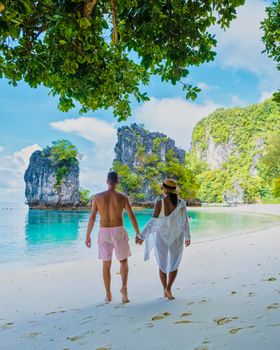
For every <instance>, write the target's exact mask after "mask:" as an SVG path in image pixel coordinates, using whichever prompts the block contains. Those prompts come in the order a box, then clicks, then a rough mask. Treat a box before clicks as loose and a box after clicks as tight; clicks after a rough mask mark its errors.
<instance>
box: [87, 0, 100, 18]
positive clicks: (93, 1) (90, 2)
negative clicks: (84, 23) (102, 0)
mask: <svg viewBox="0 0 280 350" xmlns="http://www.w3.org/2000/svg"><path fill="white" fill-rule="evenodd" d="M97 1H98V0H87V2H86V3H85V6H84V17H87V18H89V17H90V16H91V14H92V11H93V10H94V8H95V5H96V4H97Z"/></svg>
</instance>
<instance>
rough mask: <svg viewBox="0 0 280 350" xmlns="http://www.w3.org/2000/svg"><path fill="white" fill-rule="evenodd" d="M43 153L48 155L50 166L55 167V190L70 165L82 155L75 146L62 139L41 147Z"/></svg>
mask: <svg viewBox="0 0 280 350" xmlns="http://www.w3.org/2000/svg"><path fill="white" fill-rule="evenodd" d="M43 155H44V156H46V157H48V158H49V159H50V161H51V164H52V166H54V167H56V168H57V172H56V185H55V188H56V190H58V189H59V187H60V185H61V181H62V179H63V178H64V177H65V175H67V174H68V172H69V168H70V166H71V165H72V164H74V163H76V162H77V161H78V159H81V157H82V155H81V154H80V153H79V151H78V149H77V147H76V146H74V145H73V144H72V143H71V142H70V141H68V140H64V139H62V140H57V141H53V142H52V146H51V147H50V146H47V147H45V148H44V149H43Z"/></svg>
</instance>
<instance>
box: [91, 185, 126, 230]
mask: <svg viewBox="0 0 280 350" xmlns="http://www.w3.org/2000/svg"><path fill="white" fill-rule="evenodd" d="M94 202H95V205H96V209H97V210H98V212H99V215H100V224H99V226H100V227H117V226H123V210H124V209H125V208H126V206H127V203H128V198H127V196H126V195H125V194H122V193H120V192H117V191H115V190H107V191H104V192H101V193H98V194H96V195H95V197H94Z"/></svg>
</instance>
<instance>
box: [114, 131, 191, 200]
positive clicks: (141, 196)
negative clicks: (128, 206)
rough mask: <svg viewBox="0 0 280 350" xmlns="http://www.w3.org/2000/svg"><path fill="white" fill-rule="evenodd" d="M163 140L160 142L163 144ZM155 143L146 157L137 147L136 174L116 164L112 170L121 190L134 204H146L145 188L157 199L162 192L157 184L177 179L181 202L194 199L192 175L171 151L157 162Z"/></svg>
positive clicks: (139, 147) (143, 150)
mask: <svg viewBox="0 0 280 350" xmlns="http://www.w3.org/2000/svg"><path fill="white" fill-rule="evenodd" d="M165 141H166V140H164V138H162V139H160V142H165ZM158 144H159V140H158V139H157V138H156V139H155V141H154V146H155V147H154V150H153V152H152V153H149V154H148V155H145V148H144V147H143V146H140V145H139V146H138V148H137V152H136V163H137V172H135V171H131V169H130V168H129V166H128V165H126V164H122V163H121V162H119V161H115V162H114V164H113V169H114V170H115V171H117V172H118V174H119V175H120V186H119V187H120V190H121V191H123V192H125V193H127V194H128V195H129V196H130V198H131V199H132V201H133V202H145V200H146V196H145V191H146V190H145V189H146V188H147V187H148V188H149V191H151V193H152V196H153V197H154V198H156V197H157V196H159V195H160V194H161V193H162V191H161V188H160V185H161V183H162V180H163V179H164V178H169V177H170V178H174V179H177V181H178V184H179V186H180V189H181V192H180V195H181V197H182V198H184V199H189V198H193V197H195V194H196V190H197V184H196V181H195V178H194V176H193V174H192V172H191V171H190V170H189V169H187V167H186V166H185V164H181V163H180V162H179V160H178V158H176V157H175V154H174V151H173V150H169V151H168V152H167V153H166V156H165V161H160V159H159V156H158V153H157V151H158V149H157V145H158Z"/></svg>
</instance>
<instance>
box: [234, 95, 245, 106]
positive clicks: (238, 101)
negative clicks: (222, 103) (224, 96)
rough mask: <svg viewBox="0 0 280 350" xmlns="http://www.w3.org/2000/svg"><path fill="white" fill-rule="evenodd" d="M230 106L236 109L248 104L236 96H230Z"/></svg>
mask: <svg viewBox="0 0 280 350" xmlns="http://www.w3.org/2000/svg"><path fill="white" fill-rule="evenodd" d="M231 104H232V106H233V107H235V106H238V107H244V106H247V105H248V103H247V102H246V101H244V100H243V99H242V98H240V97H239V96H236V95H232V96H231Z"/></svg>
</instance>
